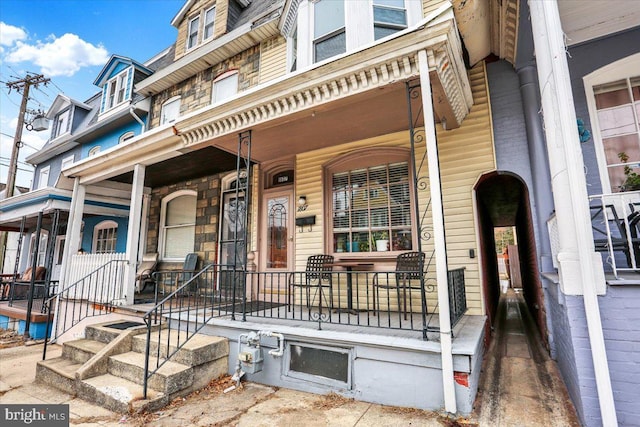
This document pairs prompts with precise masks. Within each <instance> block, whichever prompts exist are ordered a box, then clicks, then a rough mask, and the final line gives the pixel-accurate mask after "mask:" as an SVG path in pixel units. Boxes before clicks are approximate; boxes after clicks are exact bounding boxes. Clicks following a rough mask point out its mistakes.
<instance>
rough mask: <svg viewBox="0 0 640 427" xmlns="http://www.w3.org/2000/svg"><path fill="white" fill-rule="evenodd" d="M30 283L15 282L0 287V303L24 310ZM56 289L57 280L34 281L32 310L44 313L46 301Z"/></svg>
mask: <svg viewBox="0 0 640 427" xmlns="http://www.w3.org/2000/svg"><path fill="white" fill-rule="evenodd" d="M31 284H32V283H31V282H30V281H20V280H15V281H11V282H5V283H3V284H2V287H0V292H1V293H2V295H1V296H0V301H7V302H8V305H9V307H20V308H25V309H26V306H27V302H28V299H29V289H30V287H31ZM57 288H58V281H57V280H49V281H47V280H35V281H34V282H33V306H32V310H33V311H34V312H37V313H44V312H45V311H46V300H47V298H49V297H50V296H51V295H54V294H55V293H56V291H57Z"/></svg>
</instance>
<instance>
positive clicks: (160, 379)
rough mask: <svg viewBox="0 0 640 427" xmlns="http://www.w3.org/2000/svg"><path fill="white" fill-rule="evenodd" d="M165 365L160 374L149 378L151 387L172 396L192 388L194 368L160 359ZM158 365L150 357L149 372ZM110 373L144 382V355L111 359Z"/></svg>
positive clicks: (128, 355) (135, 381)
mask: <svg viewBox="0 0 640 427" xmlns="http://www.w3.org/2000/svg"><path fill="white" fill-rule="evenodd" d="M159 362H160V363H161V362H164V364H163V365H162V366H161V367H160V369H158V372H156V373H155V374H153V375H152V376H151V378H149V387H151V388H152V389H154V390H158V391H161V392H163V393H164V394H167V395H171V394H173V393H177V392H179V391H180V390H183V389H185V388H187V387H190V386H191V384H192V383H193V368H191V367H189V366H186V365H183V364H181V363H176V362H172V361H166V362H165V360H164V359H160V361H159ZM157 363H158V359H157V358H156V357H149V370H153V369H154V368H155V367H156V366H157ZM109 373H110V374H112V375H115V376H118V377H121V378H124V379H126V380H129V381H131V382H134V383H136V384H143V382H144V354H142V353H138V352H135V351H130V352H128V353H122V354H118V355H115V356H111V357H109Z"/></svg>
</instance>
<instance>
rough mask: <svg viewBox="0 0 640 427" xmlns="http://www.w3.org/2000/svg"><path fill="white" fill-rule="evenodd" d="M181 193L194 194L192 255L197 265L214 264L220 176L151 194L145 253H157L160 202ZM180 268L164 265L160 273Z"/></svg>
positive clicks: (185, 183) (192, 181) (171, 264)
mask: <svg viewBox="0 0 640 427" xmlns="http://www.w3.org/2000/svg"><path fill="white" fill-rule="evenodd" d="M180 190H193V191H195V192H197V194H198V195H197V202H196V226H195V245H194V248H193V251H194V252H195V253H197V254H198V257H199V259H200V264H199V265H198V267H201V266H202V265H205V264H209V263H215V262H216V259H217V242H218V217H219V213H220V176H219V175H213V176H208V177H203V178H198V179H193V180H189V181H183V182H179V183H176V184H171V185H167V186H164V187H158V188H154V189H153V190H152V191H151V200H150V203H149V225H148V230H147V231H148V232H147V252H159V247H158V244H159V237H160V211H161V209H162V199H163V198H165V197H167V196H168V195H170V194H172V193H174V192H176V191H180ZM179 267H181V264H179V265H175V263H165V264H164V265H161V266H160V269H171V268H179Z"/></svg>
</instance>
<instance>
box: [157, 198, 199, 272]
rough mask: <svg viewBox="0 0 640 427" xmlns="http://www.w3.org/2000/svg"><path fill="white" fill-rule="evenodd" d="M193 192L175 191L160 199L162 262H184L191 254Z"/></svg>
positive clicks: (193, 238) (194, 218) (193, 228)
mask: <svg viewBox="0 0 640 427" xmlns="http://www.w3.org/2000/svg"><path fill="white" fill-rule="evenodd" d="M196 199H197V194H196V192H195V191H190V190H184V191H177V192H175V193H173V194H170V195H168V196H167V197H165V198H164V199H162V204H161V208H160V253H161V256H162V259H163V260H174V261H178V260H180V261H181V260H184V258H185V256H186V255H187V254H188V253H190V252H193V248H194V245H195V230H196V228H195V227H196Z"/></svg>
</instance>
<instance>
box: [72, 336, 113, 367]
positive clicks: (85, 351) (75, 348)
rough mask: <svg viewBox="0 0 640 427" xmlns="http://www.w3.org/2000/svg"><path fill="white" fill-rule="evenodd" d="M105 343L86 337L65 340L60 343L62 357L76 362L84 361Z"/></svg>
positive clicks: (103, 346) (104, 345)
mask: <svg viewBox="0 0 640 427" xmlns="http://www.w3.org/2000/svg"><path fill="white" fill-rule="evenodd" d="M106 345H107V344H105V343H103V342H100V341H95V340H91V339H86V338H81V339H78V340H73V341H67V342H65V343H64V344H63V345H62V357H66V358H67V359H71V360H73V361H74V362H77V363H84V362H86V361H87V360H89V359H91V358H92V357H93V356H95V355H96V353H98V352H99V351H100V350H102V349H103V348H105V347H106Z"/></svg>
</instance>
